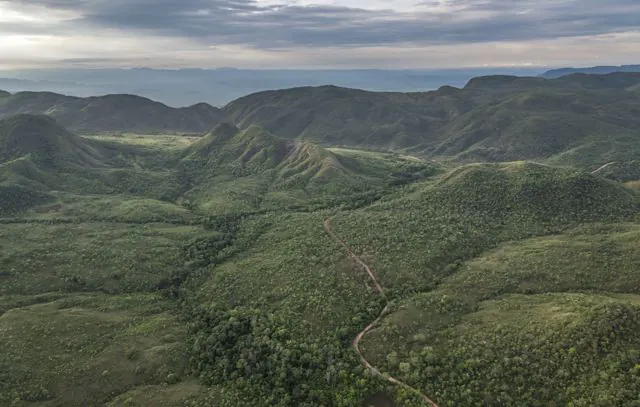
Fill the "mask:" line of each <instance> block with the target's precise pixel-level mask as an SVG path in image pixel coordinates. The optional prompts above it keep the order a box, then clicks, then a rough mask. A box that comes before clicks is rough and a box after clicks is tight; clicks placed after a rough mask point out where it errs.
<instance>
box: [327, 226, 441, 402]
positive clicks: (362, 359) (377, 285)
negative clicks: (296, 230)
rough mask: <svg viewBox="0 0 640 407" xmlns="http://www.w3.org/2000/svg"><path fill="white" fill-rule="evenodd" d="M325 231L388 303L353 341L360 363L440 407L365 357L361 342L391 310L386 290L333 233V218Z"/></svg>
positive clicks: (366, 266) (351, 250)
mask: <svg viewBox="0 0 640 407" xmlns="http://www.w3.org/2000/svg"><path fill="white" fill-rule="evenodd" d="M324 230H325V231H326V232H327V234H328V235H329V236H330V237H331V238H332V239H333V240H335V241H336V242H337V243H339V244H340V245H341V246H342V247H343V248H344V249H345V250H346V251H347V253H348V254H349V256H351V257H352V258H353V259H354V260H355V261H356V263H358V264H359V265H360V266H361V267H362V268H364V269H365V270H366V272H367V274H368V275H369V278H370V279H371V282H372V283H373V285H374V286H375V288H376V291H377V292H378V293H379V294H380V295H381V296H382V298H384V301H385V303H386V305H385V307H384V309H383V310H382V312H380V315H378V318H376V319H375V320H374V321H373V322H371V323H370V324H369V325H367V327H366V328H364V329H363V330H362V331H360V333H359V334H358V335H357V336H356V337H355V338H354V339H353V342H352V345H353V348H354V349H355V350H356V352H357V353H358V356H359V357H360V362H361V363H362V364H363V365H364V366H365V367H366V368H367V369H368V370H369V371H370V372H371V373H373V374H374V375H376V376H379V377H381V378H382V379H384V380H386V381H388V382H389V383H393V384H395V385H398V386H401V387H404V388H405V389H407V390H410V391H412V392H414V393H416V394H419V395H420V397H421V398H422V400H424V402H425V403H427V404H428V405H429V406H431V407H438V405H437V404H436V403H435V402H434V401H433V400H431V399H430V398H429V397H428V396H427V395H426V394H424V393H422V392H421V391H420V390H418V389H416V388H415V387H412V386H410V385H408V384H407V383H405V382H403V381H401V380H398V379H396V378H395V377H392V376H389V375H384V374H382V373H381V372H380V371H379V370H378V369H377V368H376V367H375V366H373V365H372V364H371V363H370V362H369V361H368V360H367V358H365V357H364V355H363V354H362V352H361V351H360V341H361V340H362V338H363V337H364V336H365V335H366V334H367V332H369V331H371V330H372V329H373V328H374V327H375V326H376V325H378V323H379V322H380V320H381V319H382V317H383V316H384V315H385V314H386V313H387V311H388V310H389V300H388V299H387V295H386V294H385V292H384V289H383V288H382V286H381V285H380V283H379V282H378V279H377V278H376V275H375V273H374V272H373V270H372V269H371V267H369V265H367V263H365V262H364V261H363V260H362V259H361V258H360V257H359V256H358V255H356V254H355V253H354V251H353V249H352V248H351V246H349V245H348V244H347V242H345V241H344V240H342V239H340V237H338V235H336V234H335V233H334V232H333V229H332V227H331V218H327V219H326V220H325V221H324Z"/></svg>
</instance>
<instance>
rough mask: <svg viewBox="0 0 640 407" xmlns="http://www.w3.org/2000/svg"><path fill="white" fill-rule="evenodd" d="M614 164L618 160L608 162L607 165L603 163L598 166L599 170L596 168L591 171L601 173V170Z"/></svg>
mask: <svg viewBox="0 0 640 407" xmlns="http://www.w3.org/2000/svg"><path fill="white" fill-rule="evenodd" d="M613 164H617V162H616V161H611V162H610V163H606V164H605V165H603V166H602V167H600V168H598V169H597V170H595V171H591V173H592V174H597V173H599V172H600V171H602V170H604V169H605V168H608V167H609V166H611V165H613Z"/></svg>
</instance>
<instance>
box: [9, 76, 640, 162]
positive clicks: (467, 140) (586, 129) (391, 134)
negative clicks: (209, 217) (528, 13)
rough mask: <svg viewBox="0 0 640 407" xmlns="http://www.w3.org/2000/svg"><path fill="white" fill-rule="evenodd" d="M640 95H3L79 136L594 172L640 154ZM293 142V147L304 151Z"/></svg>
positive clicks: (476, 91) (630, 87)
mask: <svg viewBox="0 0 640 407" xmlns="http://www.w3.org/2000/svg"><path fill="white" fill-rule="evenodd" d="M639 95H640V73H612V74H607V75H585V74H573V75H568V76H563V77H560V78H556V79H545V78H541V77H517V76H505V75H502V76H500V75H497V76H484V77H477V78H473V79H471V80H470V81H468V83H467V84H466V85H465V86H463V87H462V88H455V87H451V86H443V87H441V88H439V89H438V90H436V91H429V92H412V93H401V92H370V91H364V90H359V89H350V88H341V87H337V86H320V87H300V88H291V89H284V90H275V91H266V92H259V93H254V94H251V95H248V96H245V97H242V98H239V99H236V100H234V101H232V102H231V103H229V104H228V105H226V106H225V107H224V108H223V109H218V108H216V107H213V106H210V105H207V104H203V103H201V104H198V105H193V106H191V107H186V108H171V107H168V106H166V105H164V104H161V103H158V102H154V101H152V100H150V99H146V98H143V97H139V96H133V95H107V96H101V97H90V98H77V97H69V96H62V95H58V94H53V93H48V92H40V93H37V92H21V93H17V94H9V93H0V119H2V118H8V117H10V116H13V115H16V114H24V113H29V114H45V115H49V116H51V117H53V118H55V119H56V121H57V122H58V123H59V124H61V125H62V126H64V127H66V128H68V129H69V130H71V131H74V132H76V133H100V132H138V133H163V132H164V133H200V134H204V133H207V132H209V131H210V130H211V129H213V128H214V127H215V126H217V125H219V124H220V123H226V122H228V123H233V124H234V125H236V126H237V127H239V128H240V129H242V130H247V129H250V128H252V127H255V126H259V128H262V129H264V130H265V131H266V132H267V133H268V134H271V135H273V136H275V137H277V138H279V139H283V140H297V141H299V142H303V141H309V142H313V143H318V144H320V145H322V146H346V147H357V148H369V149H371V148H372V149H378V150H400V151H405V152H409V153H411V154H415V155H421V156H423V157H446V158H447V159H455V160H458V161H467V162H470V161H510V160H523V159H525V160H546V161H548V162H551V163H559V164H571V165H575V166H578V167H582V168H591V169H595V168H598V167H599V166H601V165H603V164H605V163H606V162H609V161H621V162H628V161H631V160H636V159H637V154H638V152H640V140H639V139H638V136H637V135H638V134H640V98H639ZM267 133H265V134H267ZM282 143H284V141H278V142H277V143H276V144H277V145H280V147H282V146H284V145H285V144H286V143H285V144H282ZM286 145H287V147H286V148H285V147H282V148H284V149H285V150H287V151H289V150H290V149H292V148H294V147H292V146H293V145H290V144H286ZM256 148H259V149H260V150H263V148H262V147H256ZM274 148H275V147H274ZM276 150H278V148H276ZM276 150H273V151H276ZM264 151H267V150H264ZM270 151H271V150H270ZM278 151H279V150H278ZM252 160H253V159H252ZM613 168H630V167H628V166H626V167H625V166H622V167H613ZM634 168H635V167H634ZM625 171H626V170H625Z"/></svg>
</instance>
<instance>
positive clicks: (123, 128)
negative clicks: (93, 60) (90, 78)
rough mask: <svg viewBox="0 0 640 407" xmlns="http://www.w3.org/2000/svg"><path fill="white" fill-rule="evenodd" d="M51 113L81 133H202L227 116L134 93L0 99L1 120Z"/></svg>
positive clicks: (30, 94)
mask: <svg viewBox="0 0 640 407" xmlns="http://www.w3.org/2000/svg"><path fill="white" fill-rule="evenodd" d="M22 113H28V114H39V115H49V116H51V117H53V118H54V119H56V121H58V122H59V123H60V124H61V125H62V126H65V127H67V128H68V129H70V130H72V131H75V132H77V133H98V132H138V133H158V132H165V133H175V132H178V133H201V132H205V131H208V130H210V129H212V128H213V127H214V126H215V125H216V124H218V123H219V122H220V121H221V120H223V118H224V114H223V113H222V112H221V111H220V110H219V109H218V108H215V107H213V106H210V105H207V104H204V103H200V104H197V105H193V106H190V107H184V108H172V107H168V106H166V105H164V104H162V103H158V102H154V101H152V100H150V99H147V98H143V97H140V96H134V95H106V96H99V97H89V98H78V97H71V96H64V95H59V94H56V93H50V92H20V93H15V94H13V95H5V96H4V97H1V98H0V119H3V118H7V117H10V116H13V115H16V114H22Z"/></svg>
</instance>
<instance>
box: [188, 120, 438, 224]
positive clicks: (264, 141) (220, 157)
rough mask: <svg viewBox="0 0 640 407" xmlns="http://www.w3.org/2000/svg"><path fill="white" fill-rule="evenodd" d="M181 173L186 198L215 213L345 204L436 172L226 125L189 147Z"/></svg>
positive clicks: (391, 157)
mask: <svg viewBox="0 0 640 407" xmlns="http://www.w3.org/2000/svg"><path fill="white" fill-rule="evenodd" d="M177 169H178V172H179V174H180V178H181V179H182V182H183V184H185V185H189V186H191V188H190V189H188V190H187V191H185V195H184V196H185V199H187V200H188V201H190V202H192V203H193V202H195V204H196V205H197V206H199V207H201V208H206V210H208V211H215V212H219V211H227V210H239V209H240V208H244V210H246V211H255V210H260V209H274V208H281V207H291V206H294V207H295V206H299V205H306V204H308V203H309V201H315V202H318V203H320V202H321V201H325V202H326V201H328V200H329V201H336V200H337V201H344V198H345V194H346V195H352V194H355V193H360V194H363V195H364V196H367V195H371V196H375V195H376V194H377V192H376V191H378V190H380V188H386V187H388V185H389V184H391V183H398V184H400V183H402V182H407V181H406V180H408V179H414V178H415V179H420V178H424V177H425V176H429V175H431V174H433V173H434V171H435V169H434V166H432V165H429V164H427V163H411V162H410V161H409V160H407V159H404V158H401V157H398V156H396V155H394V154H386V155H385V154H380V155H375V154H371V155H369V156H362V155H361V154H357V153H356V154H353V153H352V152H351V151H349V150H347V151H330V150H328V149H325V148H323V147H321V146H319V145H316V144H314V143H311V142H308V141H300V140H290V139H284V138H279V137H275V136H273V135H272V134H270V133H269V132H268V131H266V130H265V129H264V128H262V127H259V126H251V127H249V128H248V129H246V130H240V129H238V128H237V127H235V126H234V125H231V124H228V123H224V124H221V125H219V126H217V127H216V128H215V129H213V130H212V131H211V132H209V133H207V134H206V135H205V136H204V137H202V138H201V139H200V140H198V141H197V142H195V143H194V144H192V145H191V146H189V147H188V148H186V149H185V150H184V152H183V153H182V159H181V160H180V162H179V163H178V167H177ZM345 202H346V201H345Z"/></svg>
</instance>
